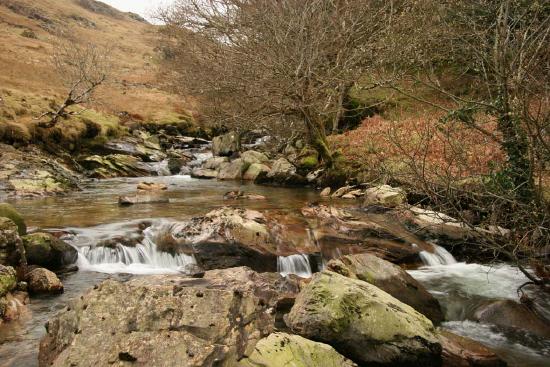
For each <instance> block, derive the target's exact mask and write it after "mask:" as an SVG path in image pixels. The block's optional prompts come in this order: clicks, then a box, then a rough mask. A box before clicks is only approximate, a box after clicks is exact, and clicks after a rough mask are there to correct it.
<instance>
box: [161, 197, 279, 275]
mask: <svg viewBox="0 0 550 367" xmlns="http://www.w3.org/2000/svg"><path fill="white" fill-rule="evenodd" d="M265 223H266V218H265V217H264V216H263V214H262V213H260V212H257V211H254V210H247V209H238V208H229V207H224V208H220V209H216V210H213V211H211V212H209V213H207V214H206V215H205V216H203V217H196V218H192V219H190V220H188V221H185V222H182V223H177V224H175V225H174V227H173V230H172V235H173V237H174V239H175V240H176V241H177V242H178V244H179V246H181V248H182V249H184V251H185V249H188V248H192V250H193V254H194V256H195V258H196V259H197V261H198V263H199V265H201V266H202V267H203V268H204V269H206V270H208V269H221V268H230V267H236V266H249V267H251V268H252V269H254V270H257V271H276V270H277V246H276V244H275V243H274V242H273V241H272V236H271V234H270V232H269V229H268V227H267V226H266V224H265Z"/></svg>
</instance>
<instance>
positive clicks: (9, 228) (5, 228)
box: [0, 217, 21, 265]
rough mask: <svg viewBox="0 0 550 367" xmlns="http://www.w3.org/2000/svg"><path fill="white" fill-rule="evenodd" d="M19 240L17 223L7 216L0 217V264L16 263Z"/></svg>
mask: <svg viewBox="0 0 550 367" xmlns="http://www.w3.org/2000/svg"><path fill="white" fill-rule="evenodd" d="M19 241H21V239H20V238H19V232H18V227H17V224H15V223H14V222H13V221H12V220H11V219H9V218H5V217H0V264H6V265H7V264H12V265H13V264H17V260H18V258H19V254H18V253H17V244H18V242H19Z"/></svg>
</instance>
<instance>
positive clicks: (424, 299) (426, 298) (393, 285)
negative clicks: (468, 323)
mask: <svg viewBox="0 0 550 367" xmlns="http://www.w3.org/2000/svg"><path fill="white" fill-rule="evenodd" d="M327 269H329V270H331V271H334V272H336V273H339V274H342V275H344V276H346V277H348V278H352V279H359V280H362V281H365V282H368V283H370V284H372V285H375V286H376V287H378V288H380V289H381V290H383V291H384V292H386V293H389V294H390V295H392V296H393V297H395V298H397V299H398V300H400V301H401V302H403V303H405V304H407V305H409V306H411V307H412V308H414V309H415V310H417V311H418V312H420V313H421V314H423V315H424V316H426V317H427V318H429V319H430V320H431V321H432V322H433V323H435V324H439V323H441V322H442V321H443V320H444V316H443V312H442V311H441V306H440V305H439V302H438V301H437V300H436V299H435V298H434V297H433V296H432V295H431V294H430V293H429V292H428V291H427V290H426V289H425V288H424V287H423V286H422V285H421V284H420V283H418V282H417V281H416V280H415V279H414V278H413V277H411V276H410V275H409V274H408V273H407V272H406V271H405V270H403V269H401V267H399V266H397V265H394V264H392V263H390V262H389V261H386V260H383V259H381V258H379V257H377V256H375V255H372V254H358V255H348V256H343V257H341V258H339V259H333V260H330V261H329V263H328V264H327Z"/></svg>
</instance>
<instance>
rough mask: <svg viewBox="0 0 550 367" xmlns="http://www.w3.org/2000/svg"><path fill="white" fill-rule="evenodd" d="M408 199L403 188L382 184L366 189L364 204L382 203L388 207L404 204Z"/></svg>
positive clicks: (381, 204)
mask: <svg viewBox="0 0 550 367" xmlns="http://www.w3.org/2000/svg"><path fill="white" fill-rule="evenodd" d="M406 199H407V197H406V195H405V192H404V191H403V190H402V189H400V188H395V187H391V186H389V185H381V186H376V187H372V188H370V189H367V190H366V191H365V201H364V202H363V206H369V205H380V206H383V207H386V208H395V207H396V206H399V205H402V204H404V203H405V202H406Z"/></svg>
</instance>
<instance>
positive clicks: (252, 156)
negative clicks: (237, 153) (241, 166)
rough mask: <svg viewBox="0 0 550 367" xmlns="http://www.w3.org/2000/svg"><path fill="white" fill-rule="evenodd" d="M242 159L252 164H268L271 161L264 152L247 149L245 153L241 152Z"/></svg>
mask: <svg viewBox="0 0 550 367" xmlns="http://www.w3.org/2000/svg"><path fill="white" fill-rule="evenodd" d="M241 159H242V160H243V161H244V162H245V163H247V164H248V165H251V164H255V163H257V164H266V163H267V162H269V158H267V156H266V155H265V154H264V153H260V152H257V151H255V150H247V151H246V152H244V153H241Z"/></svg>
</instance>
